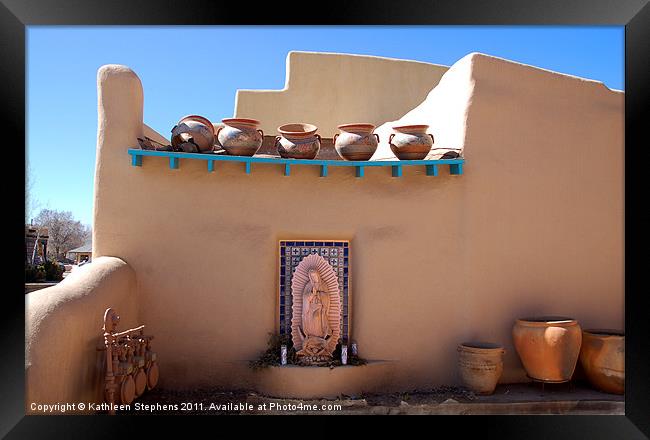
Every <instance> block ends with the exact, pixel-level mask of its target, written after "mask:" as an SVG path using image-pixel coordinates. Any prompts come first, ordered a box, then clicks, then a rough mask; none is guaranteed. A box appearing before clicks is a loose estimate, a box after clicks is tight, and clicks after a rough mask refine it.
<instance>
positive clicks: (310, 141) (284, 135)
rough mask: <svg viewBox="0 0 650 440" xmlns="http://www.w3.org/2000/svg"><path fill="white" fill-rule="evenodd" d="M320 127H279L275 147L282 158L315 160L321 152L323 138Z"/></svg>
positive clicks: (294, 125)
mask: <svg viewBox="0 0 650 440" xmlns="http://www.w3.org/2000/svg"><path fill="white" fill-rule="evenodd" d="M316 130H318V127H316V126H315V125H312V124H302V123H296V124H285V125H281V126H280V127H278V131H279V132H280V134H281V136H276V138H275V146H276V148H277V149H278V154H280V157H284V158H290V159H314V158H315V157H316V155H317V154H318V151H320V144H321V137H320V135H318V134H316Z"/></svg>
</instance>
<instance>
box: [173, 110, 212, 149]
mask: <svg viewBox="0 0 650 440" xmlns="http://www.w3.org/2000/svg"><path fill="white" fill-rule="evenodd" d="M172 146H173V147H174V148H175V149H176V150H182V151H185V152H187V153H209V152H211V151H212V150H214V126H213V125H212V122H210V121H209V120H208V119H207V118H204V117H203V116H198V115H189V116H185V117H183V118H181V120H180V121H178V124H176V125H175V126H174V128H172Z"/></svg>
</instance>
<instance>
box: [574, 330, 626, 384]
mask: <svg viewBox="0 0 650 440" xmlns="http://www.w3.org/2000/svg"><path fill="white" fill-rule="evenodd" d="M580 364H581V365H582V367H583V369H584V370H585V374H586V376H587V379H589V382H591V384H592V385H593V386H594V387H596V388H598V389H599V390H601V391H605V392H606V393H613V394H624V393H625V333H624V332H623V331H618V330H600V329H598V330H584V331H583V332H582V348H581V349H580Z"/></svg>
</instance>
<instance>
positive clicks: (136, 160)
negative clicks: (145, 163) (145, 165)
mask: <svg viewBox="0 0 650 440" xmlns="http://www.w3.org/2000/svg"><path fill="white" fill-rule="evenodd" d="M131 165H132V166H134V167H141V166H142V156H139V155H137V154H133V155H131Z"/></svg>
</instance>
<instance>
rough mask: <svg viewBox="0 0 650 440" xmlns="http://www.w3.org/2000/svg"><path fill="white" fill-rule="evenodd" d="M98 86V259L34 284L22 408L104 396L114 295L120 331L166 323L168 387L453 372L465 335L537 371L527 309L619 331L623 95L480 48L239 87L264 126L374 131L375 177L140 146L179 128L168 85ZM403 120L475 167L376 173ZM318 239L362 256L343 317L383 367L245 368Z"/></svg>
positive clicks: (283, 392)
mask: <svg viewBox="0 0 650 440" xmlns="http://www.w3.org/2000/svg"><path fill="white" fill-rule="evenodd" d="M97 87H98V97H99V104H98V117H99V126H98V130H99V131H98V138H97V139H98V141H97V162H96V169H95V192H94V221H93V239H92V253H93V263H92V264H89V265H85V266H83V267H81V268H79V270H76V271H75V272H73V273H72V274H71V275H70V276H68V277H67V278H66V279H65V280H64V281H63V282H61V283H59V284H58V285H57V286H55V287H51V288H48V289H44V290H41V291H38V292H35V293H31V294H29V295H27V300H26V301H27V309H26V311H27V335H26V375H27V399H26V400H27V401H38V402H41V403H47V402H61V401H86V400H91V399H95V400H96V399H98V398H101V394H100V391H99V390H100V388H101V387H100V385H98V384H99V383H100V381H101V373H100V372H99V369H98V368H97V352H96V350H95V348H96V345H97V344H98V342H101V338H100V337H101V325H102V316H103V314H104V311H105V310H106V309H107V308H109V307H112V308H113V309H115V310H116V311H118V312H119V314H120V316H121V317H122V322H121V323H120V328H127V327H129V326H135V325H136V324H145V325H146V326H147V332H148V333H150V334H153V335H155V341H154V343H155V348H156V351H157V354H158V359H159V364H160V386H162V387H164V388H168V389H179V390H181V389H187V388H190V387H192V388H193V387H200V386H213V387H217V388H223V389H235V388H236V389H252V390H256V391H258V392H260V393H264V394H268V395H272V396H291V397H300V398H308V397H330V396H336V395H339V394H341V393H343V394H348V395H350V394H357V393H359V392H362V391H365V392H373V391H400V390H413V389H418V388H429V387H432V386H437V385H454V384H458V368H457V356H458V354H457V352H456V347H457V346H458V344H459V343H461V342H463V341H471V340H480V341H492V342H496V343H499V344H502V345H503V346H504V347H505V350H506V354H505V357H504V371H503V375H502V376H501V379H500V380H501V383H514V382H525V381H528V380H529V379H528V378H527V377H526V374H525V371H524V369H523V368H522V364H521V361H520V360H519V358H518V356H517V353H516V351H515V349H514V347H513V343H512V329H513V324H514V322H515V319H517V318H520V317H522V316H529V315H540V314H561V315H566V316H571V317H574V318H576V319H577V320H578V321H579V323H580V325H581V326H582V327H583V328H623V327H624V285H623V281H624V279H623V212H624V211H623V151H624V150H623V148H624V112H623V102H624V94H623V92H621V91H616V90H610V89H608V88H607V87H606V86H605V85H603V83H601V82H599V81H595V80H589V79H584V78H577V77H574V76H570V75H565V74H560V73H556V72H552V71H548V70H544V69H540V68H537V67H534V66H528V65H523V64H520V63H516V62H512V61H508V60H505V59H501V58H496V57H493V56H488V55H484V54H480V53H471V54H469V55H467V56H465V57H463V58H462V59H460V60H458V61H457V62H456V63H454V64H453V65H452V66H450V67H447V66H439V65H433V64H427V63H422V62H416V61H407V60H396V59H387V58H378V57H370V56H357V55H343V54H324V53H306V52H291V53H289V55H288V57H287V81H286V86H285V88H284V89H282V90H240V91H239V92H238V93H237V98H236V103H235V108H234V116H237V117H248V118H255V119H258V120H260V121H261V123H262V129H263V130H264V132H265V133H266V134H267V135H268V136H274V135H275V134H276V129H277V127H278V126H279V125H281V124H285V123H288V122H309V123H311V124H314V125H316V126H318V132H319V133H320V134H321V136H322V137H323V139H324V143H325V142H331V139H332V138H333V136H334V134H335V133H336V132H337V130H336V127H337V125H339V124H344V123H350V122H368V123H372V124H374V125H376V126H377V127H378V128H377V130H376V131H375V132H376V133H377V134H378V135H379V139H380V143H379V148H378V149H377V152H376V153H375V155H374V156H373V157H372V159H371V160H370V164H369V165H368V166H366V167H365V171H364V170H361V173H360V172H359V170H357V172H356V173H355V169H354V167H349V166H348V167H346V166H329V168H328V172H327V173H326V175H325V176H322V171H323V170H322V167H321V166H309V165H298V166H291V168H290V172H289V173H287V171H289V170H288V167H285V165H284V164H280V163H278V164H274V163H273V162H268V163H261V162H260V163H258V162H254V161H253V162H250V161H249V162H248V163H247V164H244V163H242V162H236V161H219V162H211V161H205V160H193V159H189V158H188V159H184V158H181V159H180V160H179V159H170V158H168V157H156V156H146V157H144V156H140V159H137V160H136V159H134V158H135V157H136V156H134V155H132V154H130V153H129V149H134V148H138V140H137V138H138V137H143V136H148V137H150V138H152V139H154V140H158V141H160V142H163V143H168V142H169V141H168V139H167V138H166V137H165V136H164V134H159V133H156V132H155V131H154V130H152V129H151V128H150V127H148V126H147V125H146V121H144V120H143V100H144V98H145V94H144V92H145V90H147V93H154V92H155V91H151V90H148V89H147V88H146V87H147V84H142V83H141V81H140V79H139V78H138V75H137V73H136V72H134V71H132V70H131V69H129V68H128V67H126V66H119V65H107V66H103V67H102V68H100V69H99V72H98V76H97ZM205 116H207V117H209V118H213V121H218V120H219V119H220V118H221V117H223V115H205ZM171 123H172V121H170V127H171ZM396 124H427V125H429V132H430V133H432V134H433V135H434V136H435V145H434V147H436V148H440V149H443V150H454V151H458V152H459V153H460V154H461V156H462V159H463V163H462V170H461V169H459V168H458V167H457V168H452V166H449V167H447V166H440V167H439V169H438V170H437V172H436V174H437V175H434V174H433V173H429V172H428V170H425V169H424V167H420V166H406V165H405V166H404V167H400V172H399V173H397V174H394V173H393V171H394V170H392V169H391V168H393V167H391V166H379V165H381V164H378V162H381V161H386V160H395V157H394V156H393V154H392V151H391V149H390V148H389V146H388V141H387V140H388V137H389V135H390V133H391V127H392V126H394V125H396ZM432 151H433V150H432ZM170 154H171V153H170ZM432 155H433V153H432ZM206 162H208V168H206ZM210 164H212V167H213V168H212V170H211V171H212V172H210V171H209V167H210V166H211V165H210ZM372 164H374V165H377V166H371V165H372ZM132 165H139V166H132ZM170 165H172V169H170ZM357 168H358V167H357ZM454 170H455V172H454ZM317 242H320V243H322V244H321V246H320V247H321V248H323V249H325V248H326V247H327V246H326V245H324V244H323V243H339V244H340V246H341V247H340V249H344V248H345V249H349V251H348V254H346V255H345V256H341V254H339V253H338V252H339V251H338V250H337V253H336V255H335V256H334V258H340V259H341V262H342V263H341V264H344V265H345V267H344V268H345V269H346V271H345V272H343V271H341V272H339V271H338V267H339V266H337V269H336V272H335V274H339V273H341V274H342V275H341V277H342V279H345V280H346V283H347V284H346V286H347V293H346V294H347V297H346V301H347V303H346V307H347V308H346V316H345V319H346V321H345V324H346V329H345V330H346V331H347V335H348V338H349V340H350V341H354V342H356V343H357V346H358V350H359V355H360V356H362V357H363V358H365V359H367V360H368V361H369V362H368V364H367V365H363V366H345V367H337V368H333V369H329V368H319V367H299V366H284V367H271V368H267V369H263V370H261V371H254V370H252V369H250V368H249V367H248V364H247V362H248V361H249V360H252V359H256V358H257V357H258V356H259V355H260V353H261V352H263V351H264V350H265V349H266V343H267V339H268V337H269V333H278V332H280V330H281V328H285V329H286V328H288V327H287V326H288V324H287V320H288V319H289V316H288V310H289V309H288V308H287V306H286V304H285V303H282V302H281V298H282V297H281V294H280V292H282V289H281V286H283V285H284V286H286V285H287V284H286V283H287V280H282V279H281V278H282V277H284V276H286V275H285V274H286V272H283V271H282V268H283V267H286V265H284V264H282V262H283V261H285V260H282V259H281V257H285V259H286V257H290V258H289V259H288V260H286V261H287V265H288V264H293V262H294V260H293V257H294V256H295V257H299V258H302V257H304V255H303V252H304V251H303V248H308V250H307V253H310V252H311V250H310V249H312V248H315V247H318V246H317V244H316V243H317ZM289 243H292V244H291V245H290V244H289ZM298 243H302V244H298ZM307 243H312V244H307ZM294 247H295V248H299V249H298V251H297V255H294V250H293V248H294ZM288 248H291V250H290V252H289V254H290V255H289V254H286V255H281V254H280V251H281V250H282V249H284V250H285V252H287V251H288ZM317 252H319V253H320V254H321V255H322V253H321V250H317ZM328 252H329V249H328ZM328 258H331V255H328ZM345 260H347V261H345ZM332 264H333V263H332ZM337 276H338V275H337ZM282 282H284V283H285V284H282ZM343 307H344V305H341V308H342V309H343ZM281 318H282V319H281ZM283 326H284V327H283ZM100 364H101V362H100ZM71 365H74V366H75V368H70V366H71ZM98 396H99V397H98Z"/></svg>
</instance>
